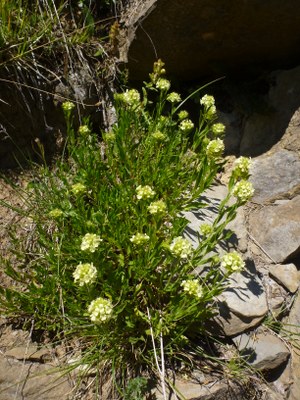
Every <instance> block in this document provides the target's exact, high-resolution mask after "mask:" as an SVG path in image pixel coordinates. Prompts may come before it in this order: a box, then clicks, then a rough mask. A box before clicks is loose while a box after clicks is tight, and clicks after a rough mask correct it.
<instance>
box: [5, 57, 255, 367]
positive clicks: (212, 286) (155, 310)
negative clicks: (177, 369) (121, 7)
mask: <svg viewBox="0 0 300 400" xmlns="http://www.w3.org/2000/svg"><path fill="white" fill-rule="evenodd" d="M164 73H165V70H164V68H163V63H162V62H161V61H159V62H157V63H155V67H154V71H153V73H152V74H150V82H149V83H148V84H146V85H145V87H144V88H143V94H142V95H141V93H140V92H139V91H137V90H136V89H127V90H125V91H124V92H123V93H121V94H117V95H116V96H115V106H116V112H117V116H116V117H117V122H116V123H115V124H114V125H113V126H112V127H111V129H110V130H109V132H104V133H103V140H102V141H100V139H99V137H98V136H97V135H96V134H94V133H93V132H92V130H91V128H90V126H89V124H88V121H84V123H85V124H84V125H82V126H81V127H80V128H79V130H78V132H77V133H76V132H75V130H74V129H73V126H72V123H71V122H72V112H74V107H73V106H72V104H68V103H67V104H64V106H63V109H64V111H65V116H66V118H67V130H68V141H67V143H66V146H67V150H68V151H67V152H66V154H67V156H66V155H64V156H62V157H61V159H60V160H58V162H57V163H55V165H54V166H52V167H51V168H50V167H47V164H46V163H45V165H46V166H44V167H43V168H41V170H40V171H39V179H37V181H38V182H39V183H38V185H33V186H32V187H33V190H32V189H31V190H30V191H28V197H27V200H28V201H27V210H28V212H29V214H30V217H31V218H32V220H33V224H34V232H33V237H34V243H33V244H31V247H30V248H27V247H26V246H27V242H26V243H23V244H22V241H20V240H18V238H16V241H15V245H16V246H18V245H20V243H21V244H22V245H23V246H24V248H23V250H22V251H19V252H17V254H18V255H19V256H20V255H22V256H23V255H24V259H23V263H24V265H25V267H24V268H22V269H21V271H15V270H14V269H13V267H12V266H10V267H9V268H8V269H7V272H8V273H9V274H10V276H12V277H13V278H14V279H18V281H20V282H22V284H23V285H24V286H25V288H26V290H22V291H19V290H18V289H16V288H11V289H8V290H6V291H5V292H2V299H1V300H2V304H5V307H4V308H5V312H6V313H7V314H9V313H11V314H10V315H13V316H16V315H19V316H20V317H22V319H23V320H26V321H31V320H32V319H34V321H35V324H36V327H37V328H39V329H48V330H49V331H54V332H62V331H68V332H71V333H73V335H75V336H77V337H78V336H79V337H80V338H85V340H83V344H82V348H81V351H82V352H83V354H85V355H86V357H87V359H88V360H89V363H90V364H91V365H96V364H97V363H98V362H99V359H102V360H104V361H103V363H104V364H105V363H111V364H112V365H114V366H117V365H121V364H122V363H123V364H122V365H127V364H126V360H129V359H134V360H135V362H137V363H140V364H145V362H146V364H148V365H152V364H153V352H154V353H155V346H154V343H157V341H161V342H160V344H161V343H162V340H163V343H164V351H165V353H166V355H174V354H177V355H178V356H179V355H180V354H182V348H183V346H185V345H186V343H187V340H191V341H192V340H193V337H195V332H194V331H191V329H192V327H195V326H197V330H198V331H197V332H196V334H197V335H200V334H202V333H204V330H205V324H204V322H205V321H206V320H208V319H209V318H210V317H211V316H212V315H213V313H214V303H215V302H214V299H215V298H216V296H217V295H218V294H220V293H221V292H222V291H223V290H224V287H225V282H226V279H227V278H228V276H229V275H230V274H231V273H234V272H238V271H240V270H241V269H242V268H243V266H244V262H243V260H242V259H241V256H240V255H239V254H238V253H235V252H233V253H230V254H227V255H224V256H223V257H222V258H221V260H220V259H219V258H218V257H217V256H216V257H213V256H211V252H216V250H215V249H216V246H217V244H218V242H219V241H220V240H222V239H224V237H226V233H225V226H226V224H227V222H229V221H230V220H232V219H233V218H234V217H235V215H236V210H237V207H238V206H240V205H241V204H243V203H244V202H245V201H247V200H248V199H249V198H250V197H251V195H252V193H253V188H252V187H251V185H250V183H249V182H248V181H247V175H248V173H249V161H248V159H240V160H239V161H238V162H237V165H236V169H235V171H236V172H234V173H233V174H232V176H231V178H230V183H229V194H228V196H227V198H226V199H225V200H224V201H223V202H222V203H221V204H220V207H219V210H218V215H217V217H216V219H215V221H212V222H211V224H207V223H203V224H202V226H201V229H200V232H199V236H198V238H199V241H198V242H197V243H194V245H192V244H191V242H190V240H189V239H188V235H187V232H186V229H185V228H186V226H187V223H188V222H187V220H186V218H185V217H184V215H183V212H184V211H186V210H197V212H201V209H200V211H199V197H200V196H201V195H202V194H203V192H204V191H205V190H206V189H208V188H209V187H210V186H211V185H212V184H213V183H214V181H215V178H216V176H217V173H218V171H219V168H220V167H221V166H222V163H223V161H224V160H223V158H222V154H223V151H224V143H223V141H222V139H221V138H220V137H219V136H222V134H223V133H224V126H223V125H222V124H218V123H215V119H216V106H215V101H214V98H213V97H212V96H207V95H205V96H203V97H202V99H201V101H200V104H199V109H200V110H199V114H200V122H199V124H195V123H194V122H192V120H191V119H189V118H188V113H187V111H185V110H180V108H181V106H182V105H183V103H184V101H181V97H180V95H179V94H177V93H175V92H171V93H169V89H170V86H171V83H170V82H169V81H168V80H167V79H165V78H164V77H163V75H164ZM155 94H156V95H157V98H158V100H157V101H156V102H155V101H154V102H153V96H154V95H155ZM149 97H150V98H151V101H150V100H149ZM99 149H101V151H99ZM74 182H77V183H74ZM231 195H233V199H234V200H235V201H234V202H233V203H230V204H229V203H228V201H229V198H230V196H231ZM22 196H23V197H24V194H23V193H22ZM202 207H203V204H202ZM201 235H202V236H201ZM12 271H14V272H12ZM3 312H4V310H3ZM193 329H194V328H193ZM161 347H162V346H160V348H161ZM100 356H101V357H100ZM124 360H125V361H124ZM124 363H125V364H124Z"/></svg>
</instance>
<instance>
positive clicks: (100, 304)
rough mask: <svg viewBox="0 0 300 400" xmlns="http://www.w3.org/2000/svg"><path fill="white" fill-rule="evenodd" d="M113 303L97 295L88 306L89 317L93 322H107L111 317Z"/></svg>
mask: <svg viewBox="0 0 300 400" xmlns="http://www.w3.org/2000/svg"><path fill="white" fill-rule="evenodd" d="M112 312H113V305H112V303H111V301H110V300H108V299H105V298H103V297H98V298H97V299H95V300H93V301H92V302H91V304H90V305H89V307H88V313H89V314H90V319H91V321H92V322H94V323H96V324H97V323H101V322H107V321H108V320H109V319H110V318H111V317H112Z"/></svg>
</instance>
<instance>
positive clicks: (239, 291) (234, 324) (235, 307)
mask: <svg viewBox="0 0 300 400" xmlns="http://www.w3.org/2000/svg"><path fill="white" fill-rule="evenodd" d="M218 307H219V315H218V316H217V317H216V318H215V322H216V323H217V325H218V327H219V330H220V333H221V334H222V333H223V334H225V335H226V336H236V335H238V334H240V333H242V332H244V331H245V330H247V329H249V328H251V327H254V326H256V325H258V323H259V322H260V321H261V320H262V319H263V318H264V317H265V315H266V314H267V312H268V304H267V299H266V294H265V291H264V288H263V285H262V282H261V280H260V279H259V278H258V277H257V276H256V274H255V273H253V272H251V271H249V270H245V271H243V272H242V273H240V274H233V275H232V276H231V278H230V281H229V287H228V288H227V289H226V290H225V291H224V292H223V293H222V294H221V295H220V296H218Z"/></svg>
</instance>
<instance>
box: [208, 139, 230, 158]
mask: <svg viewBox="0 0 300 400" xmlns="http://www.w3.org/2000/svg"><path fill="white" fill-rule="evenodd" d="M224 149H225V145H224V142H223V140H222V139H220V138H217V139H214V140H211V141H210V142H209V143H208V145H207V147H206V154H207V155H208V157H210V158H219V157H221V156H222V153H223V151H224Z"/></svg>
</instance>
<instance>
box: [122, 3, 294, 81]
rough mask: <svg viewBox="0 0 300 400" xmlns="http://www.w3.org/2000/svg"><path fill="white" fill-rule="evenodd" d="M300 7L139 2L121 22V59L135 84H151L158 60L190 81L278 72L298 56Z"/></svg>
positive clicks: (287, 5) (270, 4) (129, 9)
mask: <svg viewBox="0 0 300 400" xmlns="http://www.w3.org/2000/svg"><path fill="white" fill-rule="evenodd" d="M297 7H298V3H297V1H296V0H288V1H285V2H279V3H278V2H277V1H275V0H272V1H268V2H261V1H259V0H256V1H255V2H254V3H253V2H240V1H237V0H235V1H230V2H228V1H226V0H218V1H216V0H215V1H212V0H202V1H201V2H199V1H198V0H187V1H184V2H182V1H181V0H173V1H172V7H170V2H169V1H168V0H145V1H133V2H132V7H129V8H128V9H127V13H125V15H123V17H122V18H121V23H122V28H123V29H122V31H121V35H120V37H119V42H120V46H119V47H120V60H121V61H123V62H126V63H128V67H129V73H130V77H131V78H132V79H145V77H146V76H147V75H148V73H149V71H150V70H151V67H152V64H153V61H154V60H155V59H157V58H161V59H162V60H164V61H165V62H166V64H167V69H168V71H169V72H170V73H171V74H172V75H175V76H177V77H179V78H180V79H182V78H183V77H184V78H185V79H186V80H193V79H197V78H199V77H201V76H202V77H203V76H208V75H209V76H212V75H215V76H218V77H219V76H222V75H223V74H228V72H233V71H238V72H240V71H241V69H242V70H243V71H246V70H247V69H248V68H249V69H250V68H251V67H253V66H254V65H261V64H262V63H263V64H269V63H273V65H276V66H277V67H275V68H278V67H279V65H285V64H287V61H288V60H291V59H294V58H295V55H296V54H297V51H298V39H299V31H298V27H299V23H300V21H299V20H300V17H299V15H298V12H297V11H298V8H297ZM278 26H280V28H281V29H280V30H278V29H277V28H278ZM187 43H188V45H187ZM265 49H268V52H266V50H265Z"/></svg>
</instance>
